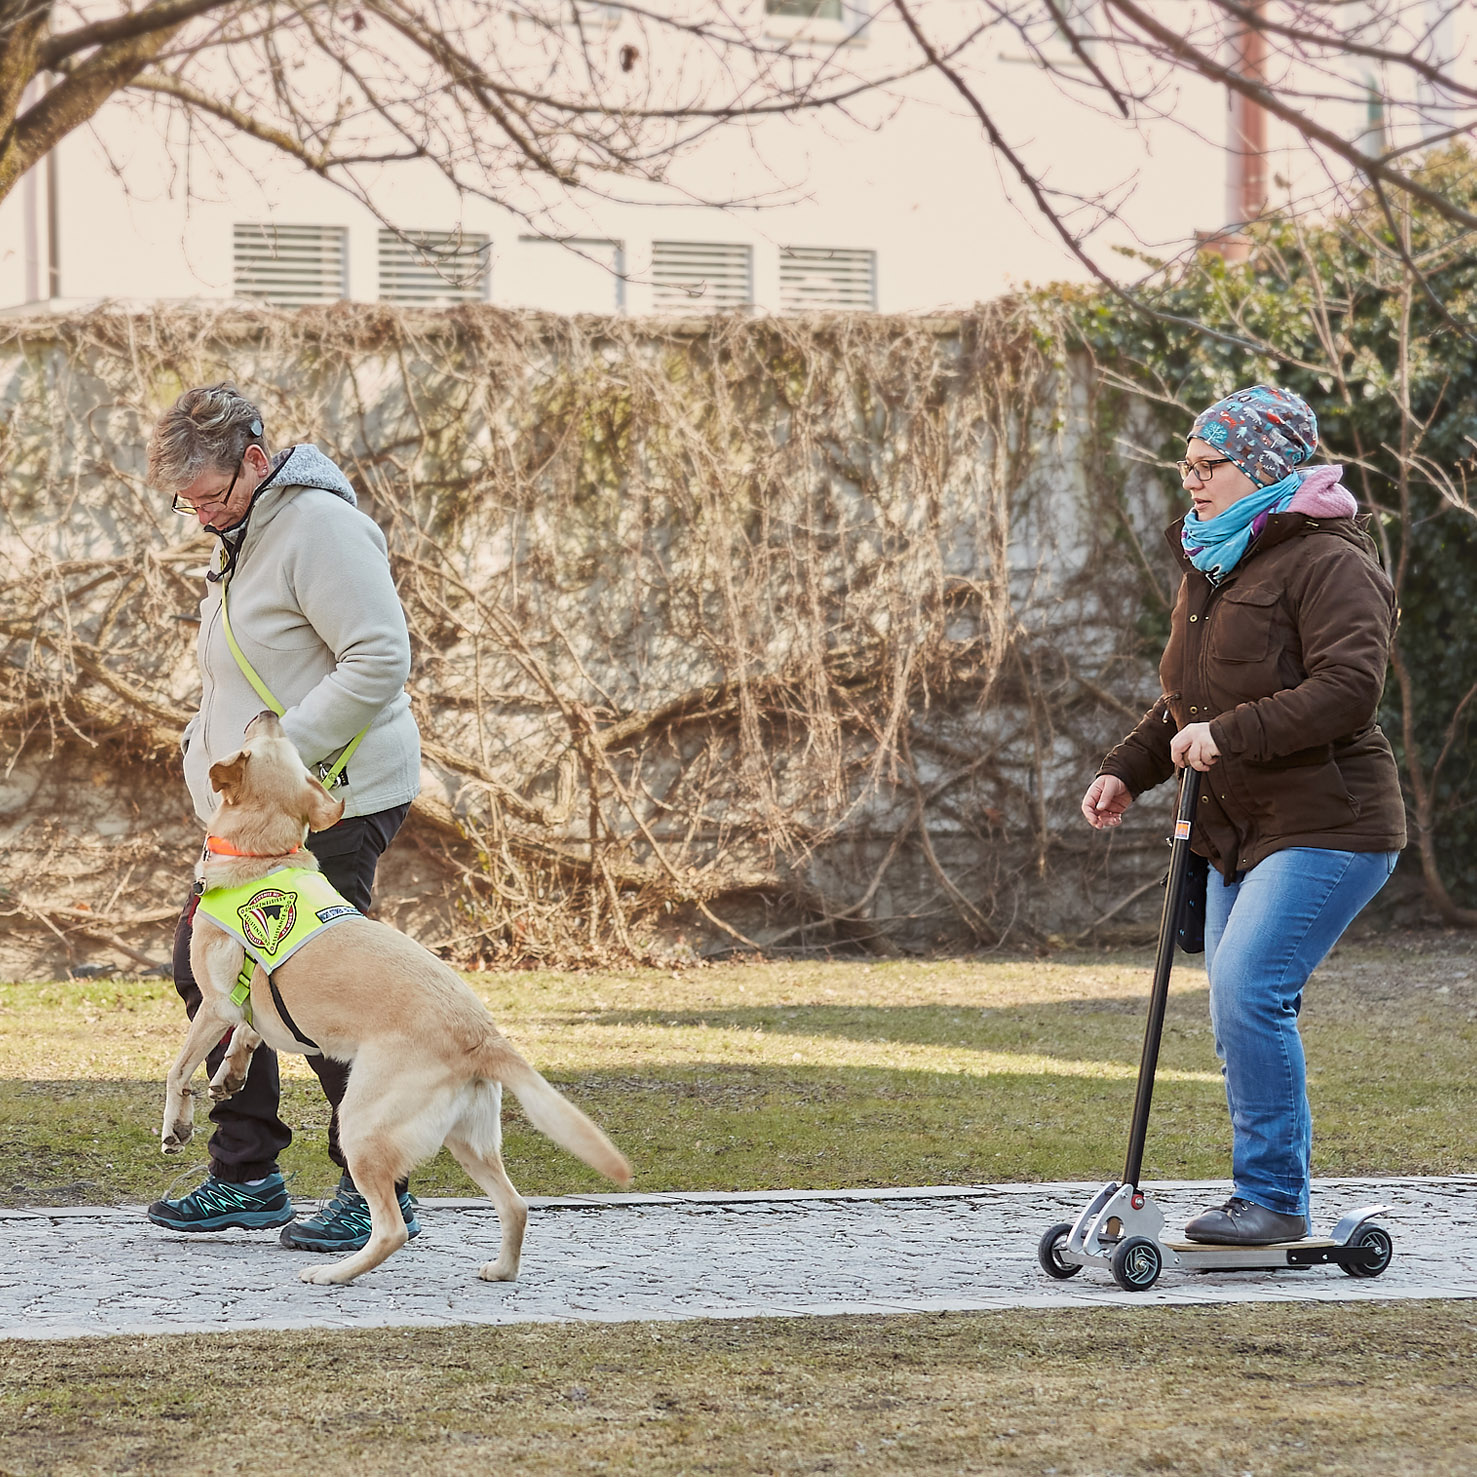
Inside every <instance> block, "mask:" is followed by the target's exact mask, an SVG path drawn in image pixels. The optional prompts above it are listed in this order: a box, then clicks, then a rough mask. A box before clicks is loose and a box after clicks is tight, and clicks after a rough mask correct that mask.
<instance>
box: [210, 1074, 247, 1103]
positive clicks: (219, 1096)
mask: <svg viewBox="0 0 1477 1477" xmlns="http://www.w3.org/2000/svg"><path fill="white" fill-rule="evenodd" d="M245 1085H246V1078H244V1077H228V1078H226V1079H225V1080H224V1081H214V1082H212V1083H211V1084H210V1097H211V1101H212V1102H217V1103H223V1102H225V1100H226V1099H227V1098H229V1097H235V1096H236V1094H237V1093H238V1092H240V1091H241V1089H242V1088H243V1087H244V1086H245Z"/></svg>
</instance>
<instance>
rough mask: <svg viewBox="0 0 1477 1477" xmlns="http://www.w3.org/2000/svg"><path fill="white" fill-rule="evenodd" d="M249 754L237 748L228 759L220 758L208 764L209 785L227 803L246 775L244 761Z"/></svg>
mask: <svg viewBox="0 0 1477 1477" xmlns="http://www.w3.org/2000/svg"><path fill="white" fill-rule="evenodd" d="M250 758H251V755H250V754H248V753H247V752H246V750H245V749H241V750H238V751H237V752H236V753H234V754H232V755H231V757H230V758H229V759H222V760H220V761H219V762H218V763H216V764H212V765H211V766H210V787H211V789H213V790H214V791H215V792H216V794H217V795H219V796H220V797H221V799H222V800H224V801H225V802H226V803H227V804H228V805H229V804H230V803H231V802H232V801H233V800H235V798H236V795H237V793H238V791H239V790H240V789H241V781H242V779H243V778H244V777H245V775H246V761H247V760H248V759H250Z"/></svg>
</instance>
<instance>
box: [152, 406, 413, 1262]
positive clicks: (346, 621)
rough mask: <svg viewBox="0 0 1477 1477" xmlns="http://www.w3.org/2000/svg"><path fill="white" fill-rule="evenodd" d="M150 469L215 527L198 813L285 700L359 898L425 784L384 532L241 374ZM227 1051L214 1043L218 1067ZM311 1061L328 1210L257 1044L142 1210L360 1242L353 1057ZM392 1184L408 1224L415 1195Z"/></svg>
mask: <svg viewBox="0 0 1477 1477" xmlns="http://www.w3.org/2000/svg"><path fill="white" fill-rule="evenodd" d="M149 481H150V483H151V484H152V485H153V486H155V487H157V488H160V489H161V490H162V491H164V492H167V493H170V494H172V496H173V506H174V510H175V512H177V513H181V514H183V515H185V516H186V517H191V518H194V519H196V520H197V521H198V522H199V524H200V525H201V527H203V528H205V529H206V530H207V531H209V532H210V533H213V534H215V535H216V536H217V537H218V538H219V539H220V548H219V550H218V552H217V555H216V557H215V559H214V560H213V561H212V567H211V569H210V571H209V573H207V575H206V577H205V578H206V585H205V598H204V599H203V600H202V601H201V604H200V639H199V658H200V678H201V696H200V711H199V712H198V713H197V714H196V715H195V717H194V718H192V719H191V720H190V722H189V724H188V725H187V726H186V728H185V732H184V736H183V739H182V747H183V749H184V760H185V782H186V784H187V785H188V786H189V790H190V797H191V799H192V800H193V801H194V806H195V813H196V815H198V816H199V818H200V820H201V823H202V824H206V825H208V824H209V822H210V819H211V817H212V815H213V814H214V812H215V807H216V803H217V797H216V796H215V794H214V793H213V791H212V789H211V785H210V767H211V765H212V764H213V763H215V761H216V760H218V759H223V758H225V757H226V756H227V755H229V754H231V753H234V752H235V750H237V749H239V748H240V747H241V740H242V734H243V730H244V729H245V727H246V725H247V723H249V722H250V721H251V719H252V718H254V717H255V716H256V714H257V713H259V712H260V711H261V710H262V708H263V706H275V707H277V708H278V709H279V710H280V712H281V716H282V726H283V728H284V729H285V730H286V733H287V736H288V737H289V738H290V739H291V740H292V741H293V743H294V744H296V745H297V749H298V752H299V753H300V754H301V755H302V758H303V762H304V763H305V764H307V765H308V766H310V767H312V768H315V769H317V771H318V773H319V775H320V776H321V777H322V778H323V780H324V782H325V783H327V784H329V785H331V786H333V787H334V790H335V794H336V795H338V796H339V797H340V798H342V799H343V801H344V815H343V819H342V820H341V821H340V822H339V823H338V824H337V825H336V826H333V827H332V828H331V829H329V830H327V831H320V832H318V833H316V834H314V835H312V836H310V837H309V838H308V843H307V844H308V848H309V849H310V850H311V851H312V852H313V854H314V855H315V856H316V857H317V858H318V862H319V865H320V867H321V868H322V870H323V873H324V875H325V876H326V877H327V878H328V880H329V881H330V882H331V883H333V885H334V886H335V887H336V888H337V889H338V890H339V892H340V893H342V894H343V896H344V897H345V898H347V899H348V901H349V902H351V903H353V904H354V905H355V906H356V907H357V908H359V909H360V910H361V911H363V910H366V909H367V908H368V907H369V902H370V894H371V889H372V888H373V885H374V875H375V869H376V866H377V864H378V862H379V858H380V854H381V853H382V852H383V851H384V849H385V848H386V847H387V846H388V845H389V844H390V841H391V839H392V838H393V837H394V835H395V832H396V831H397V830H398V829H399V828H400V824H401V822H402V821H404V819H405V816H406V812H407V811H408V810H409V809H410V802H411V801H412V800H413V799H414V798H415V795H416V792H417V790H418V789H419V786H420V735H419V732H418V730H417V728H416V723H415V719H414V717H412V716H411V712H410V698H409V696H408V695H407V693H406V691H405V679H406V677H407V676H408V675H409V672H410V637H409V634H408V632H407V630H406V625H405V612H404V610H403V609H402V607H401V605H400V598H399V596H398V595H397V594H396V593H395V584H394V581H393V580H392V578H391V576H390V563H389V557H388V554H387V550H386V544H385V537H384V535H383V534H382V533H381V532H380V530H379V528H378V527H376V525H375V524H374V523H373V521H372V520H371V519H369V518H367V517H366V516H365V515H364V514H363V513H361V512H360V511H359V510H358V508H357V506H356V498H355V496H354V489H353V488H352V487H351V486H350V485H349V480H348V478H347V477H345V476H344V474H343V473H342V472H341V471H340V470H339V469H338V468H337V467H336V466H335V465H334V464H333V462H331V461H330V460H329V459H328V458H327V457H326V456H324V455H323V453H322V452H321V451H319V450H318V449H317V448H316V447H313V446H290V447H287V448H285V449H284V450H282V451H279V452H277V453H276V454H275V455H273V454H272V453H271V452H270V451H269V449H268V444H267V440H266V435H265V427H264V425H263V421H262V416H261V412H260V411H259V410H258V409H257V407H256V406H255V405H253V404H252V403H251V402H250V401H249V400H247V399H246V398H245V397H244V396H243V395H241V394H240V393H239V392H238V391H237V389H236V387H235V386H234V385H229V384H217V385H207V386H205V387H204V388H202V389H195V390H187V391H186V392H185V393H184V394H183V395H181V396H180V398H179V399H178V401H176V402H175V404H174V406H173V407H172V408H171V409H170V410H168V411H167V412H166V413H165V414H164V416H163V418H162V419H161V420H160V421H159V424H158V425H157V426H156V427H155V429H154V434H153V436H152V437H151V439H150V441H149ZM227 602H229V603H227ZM196 902H197V899H196V898H195V897H194V896H193V895H192V896H191V897H190V898H189V899H188V900H187V902H186V904H185V908H184V911H183V912H182V913H181V915H180V920H179V925H178V927H177V929H176V932H175V947H174V982H175V988H176V989H177V990H178V991H179V993H180V995H181V997H182V998H183V999H184V1001H185V1007H186V1010H187V1011H188V1013H189V1014H190V1015H191V1016H192V1017H193V1016H194V1014H195V1012H196V1010H198V1009H199V1006H200V992H199V989H198V987H197V986H196V983H195V980H194V977H193V975H192V974H191V972H190V936H191V930H192V928H193V924H194V918H195V905H196ZM222 1054H223V1052H222V1048H221V1047H219V1046H218V1047H217V1048H216V1049H215V1051H214V1052H212V1053H211V1055H210V1057H209V1059H208V1061H209V1068H210V1071H211V1072H212V1073H214V1071H215V1069H216V1068H217V1067H218V1066H219V1064H220V1059H221V1056H222ZM308 1063H309V1065H310V1066H311V1067H312V1068H313V1071H314V1072H315V1073H316V1074H317V1076H318V1079H319V1081H320V1082H321V1083H322V1085H323V1091H324V1094H325V1096H326V1097H327V1098H328V1101H329V1103H330V1104H331V1105H332V1108H333V1113H332V1116H331V1117H330V1121H329V1131H328V1152H329V1155H330V1157H331V1158H332V1159H333V1161H334V1162H335V1163H336V1164H337V1165H338V1166H339V1167H340V1169H341V1170H343V1174H342V1176H341V1178H340V1181H339V1188H338V1193H337V1195H336V1196H335V1197H334V1199H333V1200H332V1202H331V1203H330V1204H329V1205H328V1206H327V1207H326V1208H325V1209H324V1210H323V1211H322V1212H321V1213H319V1214H318V1215H315V1216H313V1217H311V1218H309V1219H307V1220H303V1221H298V1220H296V1219H295V1216H294V1211H293V1208H292V1202H291V1200H289V1198H288V1195H287V1187H286V1184H285V1183H284V1181H283V1178H282V1175H281V1173H280V1171H279V1169H278V1166H277V1156H278V1154H280V1153H281V1152H282V1150H283V1149H285V1148H286V1147H287V1145H288V1144H289V1143H290V1142H291V1141H292V1132H291V1130H290V1129H289V1128H288V1127H287V1125H286V1124H285V1123H284V1122H283V1121H282V1117H281V1114H280V1113H279V1111H278V1076H277V1059H276V1057H275V1055H274V1054H273V1053H272V1052H271V1051H270V1050H269V1049H268V1048H267V1047H265V1046H263V1047H260V1048H258V1050H257V1051H256V1053H255V1055H254V1056H253V1057H252V1061H251V1070H250V1072H249V1073H248V1075H247V1078H246V1083H245V1086H244V1087H243V1088H242V1089H241V1091H240V1092H239V1093H237V1094H236V1095H235V1096H234V1097H231V1098H228V1099H226V1100H225V1101H224V1102H222V1103H218V1104H217V1105H216V1106H215V1107H214V1108H213V1109H212V1110H211V1114H210V1117H211V1121H212V1123H213V1124H214V1125H215V1132H214V1134H213V1135H212V1137H211V1140H210V1146H209V1152H210V1174H209V1177H208V1178H207V1179H206V1180H205V1182H204V1183H203V1184H202V1185H200V1186H199V1187H198V1188H196V1189H195V1190H192V1191H191V1192H190V1193H189V1194H188V1195H185V1196H183V1197H182V1198H181V1199H179V1200H160V1201H156V1202H155V1203H154V1204H153V1205H151V1206H150V1207H149V1210H148V1216H149V1219H150V1220H151V1221H153V1222H154V1223H155V1224H156V1225H161V1226H167V1227H169V1228H170V1229H171V1230H175V1231H219V1230H224V1229H226V1228H227V1227H244V1228H248V1229H258V1228H267V1227H277V1226H281V1227H284V1228H285V1229H284V1230H283V1231H282V1235H281V1240H282V1244H283V1245H284V1246H290V1247H295V1248H298V1249H300V1250H306V1251H324V1252H342V1251H346V1250H353V1249H355V1248H357V1247H360V1246H363V1245H364V1244H365V1242H366V1241H367V1240H368V1238H369V1208H368V1206H367V1205H366V1204H365V1201H364V1198H363V1196H361V1195H360V1194H359V1193H358V1191H357V1190H356V1189H355V1186H354V1182H353V1180H352V1179H351V1178H350V1176H349V1173H348V1170H347V1168H345V1167H344V1157H343V1155H342V1153H341V1152H340V1151H339V1147H338V1137H337V1126H338V1104H339V1102H340V1100H341V1099H342V1098H343V1095H344V1089H345V1088H346V1086H347V1085H348V1068H347V1067H346V1066H345V1065H344V1064H343V1063H341V1062H333V1061H329V1060H328V1059H327V1058H325V1057H323V1056H318V1055H310V1056H309V1057H308ZM399 1189H400V1192H401V1195H400V1199H401V1208H402V1210H403V1212H404V1215H405V1221H406V1224H407V1225H408V1226H409V1227H410V1230H411V1234H412V1235H415V1234H416V1233H417V1232H418V1231H419V1230H420V1227H419V1225H418V1224H416V1220H415V1215H414V1209H413V1202H412V1200H411V1199H410V1196H409V1194H408V1192H407V1191H406V1190H405V1187H404V1186H403V1185H402V1186H400V1187H399Z"/></svg>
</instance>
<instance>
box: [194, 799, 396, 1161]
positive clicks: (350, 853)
mask: <svg viewBox="0 0 1477 1477" xmlns="http://www.w3.org/2000/svg"><path fill="white" fill-rule="evenodd" d="M409 810H410V807H409V806H408V805H397V806H396V807H395V808H394V809H393V810H380V811H376V812H375V813H374V814H373V815H356V816H354V817H352V818H351V819H350V820H345V821H340V822H339V823H338V825H336V826H330V827H329V829H328V830H326V831H318V832H316V833H315V834H313V835H310V836H309V837H308V850H309V851H311V852H312V853H313V855H314V856H315V857H317V858H318V865H319V866H320V867H321V868H322V869H323V875H324V876H325V877H327V878H328V880H329V881H330V882H331V883H333V885H334V886H335V887H336V888H338V890H339V891H340V892H341V893H342V894H343V895H344V897H345V898H346V899H347V900H348V901H349V902H351V903H353V905H354V906H355V907H356V908H358V909H359V911H360V912H361V913H363V912H368V910H369V904H370V900H371V893H372V891H373V888H374V873H375V868H376V867H377V866H378V865H379V859H380V855H381V853H382V852H383V851H384V849H385V848H386V847H387V846H388V845H389V844H390V842H391V841H392V840H393V839H394V836H395V832H396V831H398V830H399V829H400V826H401V823H402V822H403V821H404V820H405V817H406V815H407V814H408V812H409ZM198 901H199V900H198V899H197V898H196V897H195V896H194V895H193V893H192V894H191V896H190V900H189V902H187V903H186V904H185V909H184V912H182V913H181V914H180V920H179V923H178V924H177V925H176V926H175V930H174V987H175V989H176V990H178V991H179V994H180V998H181V999H182V1000H183V1001H184V1002H185V1013H186V1014H187V1015H188V1016H189V1017H190V1019H191V1020H193V1019H194V1018H195V1012H196V1011H197V1010H199V1009H200V987H199V986H198V985H197V984H196V983H195V976H194V973H193V971H192V970H191V969H190V937H191V934H192V932H193V930H194V922H195V907H196V904H197V902H198ZM228 1039H229V1037H227V1038H223V1039H222V1040H221V1041H219V1042H217V1043H216V1045H215V1046H214V1047H212V1048H211V1051H210V1055H209V1056H207V1057H206V1058H205V1064H206V1070H207V1071H208V1072H209V1073H210V1074H211V1076H214V1075H215V1071H216V1069H217V1068H218V1067H219V1066H220V1064H221V1061H222V1059H223V1058H224V1056H225V1054H226V1041H227V1040H228ZM307 1062H308V1065H309V1066H310V1067H311V1068H312V1069H313V1071H314V1072H316V1073H317V1075H318V1081H319V1082H320V1083H322V1085H323V1095H324V1096H325V1097H326V1098H327V1099H328V1101H329V1104H330V1106H331V1107H332V1109H333V1112H332V1114H331V1115H330V1117H329V1120H328V1157H329V1158H330V1159H332V1160H333V1162H334V1163H335V1164H337V1165H338V1166H339V1168H340V1169H344V1168H346V1167H347V1166H346V1165H345V1164H344V1156H343V1151H342V1150H341V1149H340V1148H339V1142H338V1105H339V1104H340V1103H341V1102H342V1101H343V1097H344V1089H345V1088H347V1087H348V1085H349V1068H348V1065H347V1064H346V1063H344V1062H333V1061H329V1059H328V1058H327V1057H323V1056H310V1057H308V1058H307ZM280 1091H281V1088H280V1082H279V1079H278V1075H277V1053H276V1052H274V1051H273V1050H272V1049H271V1048H270V1047H268V1046H266V1045H262V1046H259V1047H257V1049H256V1052H255V1054H254V1055H253V1056H252V1058H251V1069H250V1071H248V1072H247V1074H246V1083H245V1085H244V1086H243V1087H242V1089H241V1091H240V1092H238V1093H236V1094H235V1096H234V1097H229V1098H227V1099H226V1100H225V1101H224V1102H221V1103H217V1104H216V1105H215V1107H213V1108H212V1109H211V1110H210V1121H211V1122H212V1123H213V1124H214V1125H215V1132H214V1133H213V1134H212V1135H211V1137H210V1145H209V1151H210V1172H211V1173H212V1174H213V1175H214V1176H215V1177H216V1178H217V1179H218V1180H228V1181H230V1182H231V1183H232V1184H240V1183H242V1182H243V1181H245V1180H255V1179H260V1178H261V1177H262V1176H263V1175H268V1174H271V1173H272V1171H273V1170H274V1169H276V1167H277V1156H278V1155H279V1154H280V1153H281V1152H282V1151H283V1150H284V1149H285V1148H286V1147H287V1146H288V1144H290V1143H291V1142H292V1130H291V1129H290V1128H289V1127H288V1126H287V1125H286V1124H285V1123H284V1122H283V1121H282V1118H281V1116H280V1115H279V1113H278V1096H279V1093H280Z"/></svg>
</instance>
